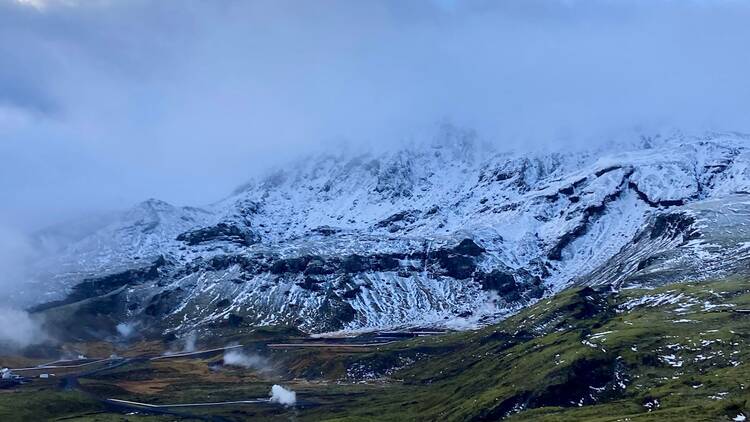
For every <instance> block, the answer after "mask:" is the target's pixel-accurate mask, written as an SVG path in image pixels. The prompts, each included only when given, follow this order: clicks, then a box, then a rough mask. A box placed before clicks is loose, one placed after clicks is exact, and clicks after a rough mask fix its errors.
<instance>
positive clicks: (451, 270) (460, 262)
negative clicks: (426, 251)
mask: <svg viewBox="0 0 750 422" xmlns="http://www.w3.org/2000/svg"><path fill="white" fill-rule="evenodd" d="M435 256H436V258H437V260H438V263H439V264H440V267H442V268H443V275H446V276H448V277H453V278H456V279H466V278H469V277H471V276H472V274H474V270H476V268H477V266H476V264H475V263H474V258H473V257H470V256H465V255H458V254H455V253H453V252H450V251H449V250H446V249H443V250H439V251H436V252H435Z"/></svg>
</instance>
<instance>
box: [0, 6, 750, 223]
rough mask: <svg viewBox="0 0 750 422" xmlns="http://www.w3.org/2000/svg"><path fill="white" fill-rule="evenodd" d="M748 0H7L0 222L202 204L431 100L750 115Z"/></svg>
mask: <svg viewBox="0 0 750 422" xmlns="http://www.w3.org/2000/svg"><path fill="white" fill-rule="evenodd" d="M748 22H750V2H744V1H719V0H717V1H697V0H696V1H689V0H685V1H656V0H646V1H600V2H593V1H586V2H584V1H573V0H568V1H563V0H559V1H535V0H523V1H486V2H485V1H471V2H461V1H457V0H453V1H452V0H440V1H438V0H432V1H430V0H423V1H409V0H393V1H345V0H342V1H301V0H300V1H296V2H287V1H283V0H282V1H280V0H272V1H268V2H257V1H250V0H248V1H245V0H237V1H213V2H207V1H200V2H199V1H195V2H193V1H162V0H153V1H149V0H121V1H115V0H110V1H104V0H102V1H96V0H85V1H84V0H80V1H75V0H24V1H19V0H0V201H1V204H2V206H1V207H0V226H2V225H6V226H11V227H15V228H20V229H23V230H29V229H33V228H37V227H40V226H43V225H46V224H50V223H53V222H55V221H57V220H61V219H66V218H69V217H70V216H72V215H75V214H76V213H79V212H81V211H84V210H102V209H112V208H121V207H127V206H130V205H131V204H133V203H135V202H138V201H140V200H142V199H146V198H149V197H158V198H162V199H165V200H167V201H170V202H173V203H177V204H195V205H200V204H204V203H208V202H212V201H214V200H217V199H220V198H222V197H223V196H225V195H226V194H227V193H228V192H230V191H231V190H232V189H233V188H234V187H235V186H237V185H239V184H241V183H242V182H243V181H245V180H246V179H248V178H249V177H251V176H253V175H255V174H257V173H258V172H259V171H262V170H263V169H264V168H267V167H268V166H269V165H274V164H278V163H281V162H285V161H286V160H289V159H290V158H293V157H294V156H296V155H298V154H304V153H306V152H309V151H318V150H321V149H325V148H338V147H339V146H340V145H342V144H350V145H354V146H355V147H356V146H361V145H382V144H387V145H398V143H399V142H402V140H403V139H407V138H409V137H411V136H414V134H419V133H424V130H425V128H429V127H430V126H431V125H433V124H434V122H436V121H437V120H440V119H446V118H447V119H450V120H451V121H453V122H455V123H456V124H459V125H465V126H471V127H473V128H475V129H477V130H478V132H479V133H480V135H481V136H482V137H483V138H485V139H489V140H492V141H493V142H496V143H498V144H500V145H505V144H507V145H519V144H522V143H523V144H527V143H528V144H533V145H547V146H556V145H557V146H559V145H560V143H564V142H568V141H570V140H571V139H573V140H575V139H578V140H580V139H586V140H589V139H596V138H597V137H599V136H603V134H607V133H611V132H615V131H620V130H624V129H628V128H632V127H641V128H644V130H649V129H650V128H659V127H679V128H683V129H685V130H687V131H694V130H704V129H722V130H737V131H748V132H750V118H749V117H748V116H749V115H750V113H749V112H750V76H748V75H750V47H748V46H750V25H749V24H748Z"/></svg>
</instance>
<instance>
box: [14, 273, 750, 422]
mask: <svg viewBox="0 0 750 422" xmlns="http://www.w3.org/2000/svg"><path fill="white" fill-rule="evenodd" d="M749 329H750V283H748V282H747V281H746V280H745V279H743V278H733V279H725V280H717V281H712V282H701V283H684V284H672V285H669V286H665V287H660V288H656V289H629V290H621V291H619V292H611V291H608V290H594V289H591V288H577V289H570V290H567V291H564V292H562V293H560V294H558V295H556V296H555V297H553V298H550V299H544V300H542V301H540V302H538V303H537V304H536V305H534V306H532V307H530V308H528V309H525V310H524V311H522V312H520V313H519V314H517V315H515V316H513V317H511V318H509V319H507V320H505V321H503V322H502V323H500V324H497V325H494V326H491V327H486V328H484V329H481V330H478V331H472V332H461V333H449V334H444V335H437V336H430V337H414V338H409V339H404V340H398V341H393V342H382V343H379V342H377V341H374V342H363V343H364V344H365V345H364V346H347V347H329V346H326V345H323V346H324V347H304V348H300V347H290V346H285V345H289V344H297V343H300V342H302V341H304V338H301V337H299V336H298V335H295V334H294V333H293V332H292V331H290V330H285V329H281V328H264V329H258V330H256V331H255V332H253V333H250V334H245V335H241V336H238V335H235V336H230V337H223V338H214V339H205V341H204V342H203V344H201V343H200V342H199V346H201V348H206V349H210V348H212V347H223V346H225V345H228V344H230V343H232V344H242V345H243V347H241V348H239V347H238V348H235V349H234V350H239V349H242V350H243V353H245V355H247V356H253V357H255V358H257V359H255V360H254V362H255V363H254V364H253V366H254V368H242V367H236V366H228V365H223V363H224V362H223V356H224V351H223V350H221V349H220V350H218V351H210V352H206V353H201V354H197V355H188V356H177V357H171V358H166V359H151V358H153V357H158V356H161V354H162V353H163V352H164V350H165V347H166V346H165V345H164V344H162V343H160V342H141V343H138V344H133V345H130V346H129V347H127V348H125V349H121V350H117V353H118V354H119V355H120V356H122V358H117V359H113V360H109V359H108V360H104V361H100V362H97V361H96V360H94V361H85V362H83V363H86V365H84V366H77V365H73V364H65V365H63V364H60V363H58V364H56V365H55V366H69V367H59V368H52V367H51V366H52V364H50V366H49V367H47V368H46V369H40V370H27V371H19V372H18V374H19V375H24V376H27V377H28V379H29V380H30V382H28V383H25V384H22V385H20V386H17V387H14V388H7V389H0V420H2V421H28V420H34V421H40V420H65V421H125V420H128V421H139V420H154V421H160V420H164V421H167V420H226V421H241V420H250V419H252V420H271V421H272V420H279V421H286V420H295V421H305V420H309V421H321V420H326V421H370V420H384V421H404V420H425V421H426V420H440V421H465V420H471V421H490V420H501V419H504V420H509V421H532V420H533V421H571V420H575V421H663V420H669V421H682V420H685V421H687V420H690V421H722V420H723V421H744V420H746V415H748V414H749V411H750V408H749V406H748V399H750V391H749V390H748V387H750V351H748V344H749V342H750V330H749ZM269 344H275V345H276V346H274V347H269ZM279 344H281V346H279ZM68 346H69V347H72V345H68ZM75 347H78V348H79V349H83V348H86V349H87V354H88V355H90V356H94V357H97V356H98V357H100V358H105V359H106V358H107V356H109V354H110V353H112V352H113V351H115V350H113V349H112V347H113V346H111V345H107V344H104V343H100V344H87V345H75ZM49 360H52V359H46V361H49ZM44 362H45V360H44V359H31V358H28V357H22V356H2V357H0V366H10V367H15V368H19V367H29V366H34V365H39V364H41V363H44ZM89 362H93V363H89ZM80 364H81V363H78V365H80ZM40 373H50V374H54V376H50V377H49V378H46V379H44V378H38V376H39V374H40ZM274 384H279V385H283V386H284V387H286V388H289V389H291V390H293V391H295V392H296V395H297V404H296V405H295V406H291V407H284V406H282V405H279V404H274V403H269V402H267V401H265V399H267V398H268V394H269V391H270V390H271V386H272V385H274ZM107 399H117V400H125V401H128V402H136V403H145V404H150V405H158V406H162V407H152V406H142V405H137V404H135V405H134V404H129V403H124V402H113V401H108V400H107ZM254 399H263V400H262V401H259V402H254V403H233V404H222V405H215V406H195V407H170V406H171V405H175V404H187V403H208V402H210V403H218V402H227V401H246V400H254Z"/></svg>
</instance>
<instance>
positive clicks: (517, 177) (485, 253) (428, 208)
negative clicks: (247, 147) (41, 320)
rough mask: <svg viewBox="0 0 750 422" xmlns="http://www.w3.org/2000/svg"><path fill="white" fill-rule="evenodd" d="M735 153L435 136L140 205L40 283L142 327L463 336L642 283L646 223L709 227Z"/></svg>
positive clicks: (736, 145) (730, 187)
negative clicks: (561, 300) (578, 297)
mask: <svg viewBox="0 0 750 422" xmlns="http://www.w3.org/2000/svg"><path fill="white" fill-rule="evenodd" d="M748 142H750V140H748V138H746V137H743V136H741V135H736V134H715V135H710V136H704V137H701V138H692V137H683V136H674V137H670V138H655V139H647V140H646V139H638V140H636V141H634V142H631V143H622V144H619V145H617V146H616V147H614V148H607V149H598V150H596V151H589V152H570V153H533V154H531V153H526V154H517V153H496V152H493V151H491V150H490V149H488V148H487V147H482V146H478V145H476V140H475V137H474V135H473V133H472V132H469V131H462V130H458V129H455V128H452V127H446V128H444V129H443V131H442V132H441V133H440V135H439V136H438V137H437V139H436V140H435V142H434V143H433V144H431V145H427V146H422V147H414V148H410V149H405V150H401V151H397V152H392V153H387V154H381V155H372V154H364V155H359V156H352V155H341V156H323V157H318V158H315V159H308V160H305V161H302V162H300V163H298V165H296V166H292V167H290V168H289V169H287V170H284V171H280V172H277V173H274V174H272V175H271V176H269V177H267V178H264V179H262V180H259V181H256V182H252V183H249V184H247V185H245V186H243V187H242V188H241V189H239V190H238V191H236V192H235V193H234V194H233V195H232V196H231V197H229V198H227V199H225V200H223V201H221V202H219V203H217V204H213V205H211V206H208V207H204V208H203V209H195V208H176V207H172V206H170V205H168V204H165V203H162V202H158V201H149V202H146V203H144V204H141V205H139V206H138V207H136V208H135V209H134V210H133V211H131V212H130V213H127V214H126V215H125V216H124V217H122V218H121V219H118V220H117V221H115V222H113V223H111V224H109V225H107V226H106V227H104V228H102V229H99V230H97V231H95V232H94V233H92V234H90V235H89V236H86V237H84V238H83V239H80V240H78V241H76V242H74V243H73V244H71V245H70V246H69V247H68V248H67V249H66V250H65V251H64V252H63V253H61V254H60V255H59V256H58V257H57V259H56V260H55V261H54V262H53V264H48V266H47V268H50V267H51V268H56V269H57V271H58V273H57V278H58V280H65V281H66V283H68V287H69V289H70V287H72V286H73V285H74V283H73V282H72V280H80V279H82V278H84V277H87V278H92V277H94V276H96V277H103V276H105V275H109V277H103V278H101V279H99V280H97V279H93V280H89V282H88V283H84V284H83V285H81V286H83V287H80V286H79V287H78V288H73V289H72V290H69V291H71V292H72V296H71V297H73V298H74V299H75V298H80V297H86V296H87V295H88V296H93V295H99V294H101V293H102V291H108V292H110V293H111V292H115V293H116V294H118V295H120V296H121V298H122V301H121V302H122V304H121V305H118V306H116V307H115V309H112V315H113V316H112V318H113V320H129V321H130V320H132V321H139V323H141V324H145V325H151V326H158V327H160V329H180V330H189V329H193V328H194V327H196V326H210V325H215V324H229V325H242V324H279V323H284V324H293V325H297V326H300V327H301V328H303V329H306V330H310V331H325V330H334V329H340V328H347V329H363V328H376V327H386V326H388V327H392V326H403V325H423V324H438V325H449V326H450V325H462V326H463V325H467V324H469V325H470V324H474V323H476V322H478V321H481V320H482V319H486V318H495V317H497V316H501V315H503V314H505V313H507V312H511V311H513V310H515V309H517V308H518V307H520V306H524V305H525V304H528V303H529V302H530V301H533V300H535V299H536V298H539V297H540V296H541V295H542V294H544V293H545V292H552V291H556V290H559V289H560V288H562V287H564V286H566V285H568V284H569V283H571V282H576V281H581V282H595V283H601V282H609V279H612V281H621V280H622V279H623V277H625V276H627V275H629V274H633V273H635V272H638V271H643V270H644V269H645V267H644V265H645V266H646V267H647V266H648V265H646V264H640V267H639V264H638V262H635V260H636V259H635V258H634V256H635V255H638V253H637V252H632V251H631V250H632V249H633V248H636V247H638V245H639V242H641V243H643V236H644V235H643V232H644V230H647V227H649V224H653V222H654V219H655V218H658V215H659V214H660V213H665V212H667V213H674V212H677V211H678V210H681V209H685V211H684V212H685V213H692V214H694V215H697V217H696V218H693V219H691V220H690V221H689V222H688V223H686V224H688V226H691V227H692V226H693V225H695V226H696V227H698V226H700V225H703V226H710V225H711V224H712V223H711V221H712V219H717V218H724V216H726V215H727V214H726V213H722V211H721V209H725V208H726V207H727V206H728V205H726V204H727V202H726V201H730V200H731V201H734V202H733V203H742V201H744V198H745V196H748V197H749V198H750V194H749V192H750V168H749V167H748V164H749V163H750V155H748V154H750V152H749V151H748V149H747V143H748ZM730 198H731V199H730ZM737 198H740V199H737ZM722 201H725V202H722ZM737 201H739V202H737ZM722 207H724V208H722ZM712 213H713V214H712ZM744 215H746V214H742V213H740V214H737V218H735V219H734V220H732V222H731V223H727V224H730V225H733V224H743V225H744V221H742V220H743V217H742V216H744ZM727 221H729V220H727ZM682 229H684V230H687V228H684V227H683V228H682ZM691 230H692V229H691ZM696 230H697V229H696ZM726 230H729V231H732V230H734V229H733V226H732V227H730V228H727V229H726ZM652 231H653V230H652ZM703 231H704V232H707V230H705V227H704V230H703ZM735 233H736V235H735V236H734V238H733V240H732V242H735V243H738V244H739V243H741V242H743V241H745V240H743V239H744V236H745V232H744V231H741V232H740V231H738V232H735ZM638 236H640V237H638ZM697 236H698V235H696V236H695V237H694V238H691V239H688V240H685V244H682V243H679V244H677V243H674V242H672V239H657V237H659V236H656V237H655V238H653V240H652V241H651V243H649V245H651V246H650V248H651V249H649V250H650V251H652V252H654V253H656V252H658V251H662V252H663V251H664V250H668V249H670V248H675V247H677V246H680V245H682V246H685V245H688V246H689V247H692V248H693V249H695V250H698V249H696V248H699V246H697V245H699V244H700V243H701V242H702V239H701V238H699V237H697ZM747 240H750V239H747ZM659 242H660V243H659ZM670 242H671V243H670ZM680 242H682V240H680ZM689 242H692V243H689ZM657 243H658V244H657ZM686 247H687V246H686ZM646 249H648V248H646ZM646 249H641V252H643V251H645V250H646ZM703 250H705V249H703ZM629 251H630V252H629ZM644 253H645V252H644ZM649 253H650V252H649ZM659 253H661V252H659ZM628 254H630V255H628ZM707 256H708V255H706V254H700V253H696V255H695V258H694V260H699V259H701V258H702V257H707ZM160 257H163V258H164V259H160V260H159V262H158V263H157V265H154V266H153V267H151V265H152V263H153V262H155V261H156V260H157V258H160ZM626 257H627V258H626ZM613 259H619V260H620V261H618V262H620V263H621V264H622V268H621V270H619V271H617V272H616V273H612V272H611V271H610V272H608V271H607V268H610V267H607V263H612V262H613V261H612V260H613ZM642 259H645V258H644V257H639V258H638V260H639V262H640V260H642ZM675 259H676V258H675ZM623 262H624V263H623ZM633 262H635V264H633V265H630V264H631V263H633ZM673 262H676V261H673ZM138 268H142V270H139V271H136V272H131V273H125V276H122V274H123V273H122V271H123V269H131V270H132V269H138ZM151 270H152V271H151ZM118 274H119V275H118ZM144 274H149V275H148V276H145V275H144ZM605 275H606V276H605ZM113 277H114V280H116V281H115V282H113V281H112V280H113ZM102 280H104V281H102ZM102 284H104V285H107V286H109V287H110V288H109V290H108V289H101V288H99V287H101V285H102ZM92 286H93V287H92ZM117 289H119V290H117ZM71 300H72V299H70V298H69V300H68V302H70V301H71Z"/></svg>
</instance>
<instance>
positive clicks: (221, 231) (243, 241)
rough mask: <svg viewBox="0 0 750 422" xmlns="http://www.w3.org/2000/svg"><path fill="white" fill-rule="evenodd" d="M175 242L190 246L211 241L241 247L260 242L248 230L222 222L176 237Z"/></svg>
mask: <svg viewBox="0 0 750 422" xmlns="http://www.w3.org/2000/svg"><path fill="white" fill-rule="evenodd" d="M177 240H179V241H181V242H185V243H186V244H188V245H190V246H195V245H199V244H201V243H205V242H212V241H225V242H232V243H236V244H239V245H242V246H250V245H252V244H255V243H258V242H259V241H260V239H259V237H258V236H257V235H256V234H255V233H253V232H252V231H251V230H250V229H248V228H241V227H239V226H237V225H235V224H230V223H223V222H222V223H218V224H216V225H215V226H210V227H204V228H200V229H197V230H192V231H189V232H185V233H182V234H180V235H179V236H177Z"/></svg>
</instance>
